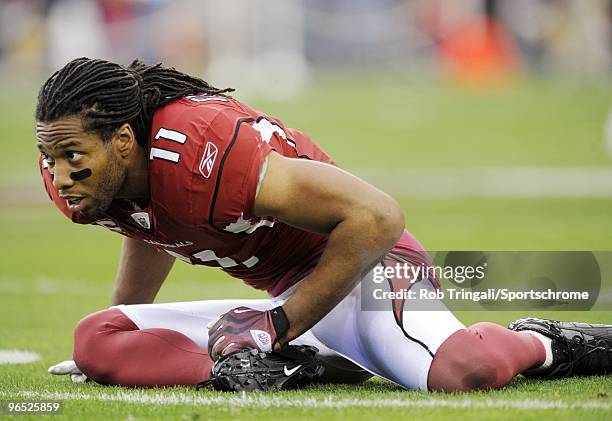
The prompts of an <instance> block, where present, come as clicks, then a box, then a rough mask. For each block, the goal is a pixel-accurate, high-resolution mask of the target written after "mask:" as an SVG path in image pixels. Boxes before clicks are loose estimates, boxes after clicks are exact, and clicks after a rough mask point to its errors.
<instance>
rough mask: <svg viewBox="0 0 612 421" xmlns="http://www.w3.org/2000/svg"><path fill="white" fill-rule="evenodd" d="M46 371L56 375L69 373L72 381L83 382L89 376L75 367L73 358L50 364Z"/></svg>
mask: <svg viewBox="0 0 612 421" xmlns="http://www.w3.org/2000/svg"><path fill="white" fill-rule="evenodd" d="M47 371H48V372H49V373H51V374H55V375H57V376H66V375H70V379H71V380H72V383H85V382H86V381H88V380H89V378H88V377H87V376H86V375H85V374H83V373H82V372H81V370H79V367H77V365H76V363H75V362H74V361H73V360H66V361H62V362H61V363H58V364H55V365H52V366H51V367H49V369H48V370H47Z"/></svg>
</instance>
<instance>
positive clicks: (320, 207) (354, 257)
mask: <svg viewBox="0 0 612 421" xmlns="http://www.w3.org/2000/svg"><path fill="white" fill-rule="evenodd" d="M254 210H255V213H256V214H258V215H272V216H275V217H276V218H278V219H279V220H281V221H283V222H285V223H287V224H290V225H293V226H295V227H298V228H302V229H305V230H308V231H314V232H319V233H326V234H329V239H328V242H327V246H326V248H325V250H324V252H323V254H322V256H321V259H320V261H319V264H318V265H317V267H316V268H315V269H314V271H313V272H312V273H311V274H310V275H309V276H307V277H306V278H304V279H303V280H302V282H301V283H300V286H299V287H298V289H297V290H296V292H295V293H294V295H293V296H292V297H291V298H290V299H289V300H287V302H286V303H285V304H284V305H283V309H284V310H285V313H286V315H287V318H288V319H289V325H290V328H289V331H288V332H287V335H286V336H285V337H284V338H282V340H281V342H282V343H286V342H288V341H290V340H292V339H294V338H296V337H298V336H299V335H301V334H302V333H304V332H305V331H306V330H308V329H310V328H311V327H312V326H313V325H315V324H316V323H317V322H318V321H319V320H321V319H322V318H323V317H324V316H325V315H326V314H327V313H328V312H329V311H330V310H331V309H332V308H333V307H334V306H335V305H336V304H338V303H339V302H340V301H341V300H342V298H344V297H345V296H346V295H347V294H348V293H349V292H350V291H351V289H352V287H353V286H354V285H355V282H357V280H358V279H359V278H360V275H361V273H362V272H363V271H365V270H368V269H369V268H371V267H372V265H373V264H375V262H377V261H378V259H380V257H381V256H383V255H384V254H385V253H386V252H387V251H388V250H389V249H390V248H391V247H393V245H394V244H395V242H396V241H397V240H398V239H399V237H400V236H401V233H402V232H403V230H404V215H403V212H402V210H401V209H400V207H399V205H398V204H397V202H396V201H395V200H393V199H392V198H391V197H390V196H388V195H387V194H385V193H383V192H382V191H380V190H378V189H376V188H375V187H373V186H371V185H369V184H368V183H366V182H364V181H362V180H360V179H359V178H357V177H355V176H352V175H351V174H348V173H347V172H344V171H342V170H340V169H338V168H336V167H333V166H331V165H327V164H323V163H320V162H315V161H309V160H301V159H290V158H285V157H283V156H281V155H279V154H277V153H275V152H272V153H271V154H270V156H269V158H268V168H267V170H266V174H265V177H264V180H263V182H262V185H261V188H260V191H259V194H258V195H257V198H256V200H255V208H254Z"/></svg>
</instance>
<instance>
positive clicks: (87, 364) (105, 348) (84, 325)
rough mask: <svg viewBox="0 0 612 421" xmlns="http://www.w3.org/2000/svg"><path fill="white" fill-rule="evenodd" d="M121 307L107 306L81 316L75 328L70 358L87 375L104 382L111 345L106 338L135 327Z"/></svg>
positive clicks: (136, 327) (135, 328)
mask: <svg viewBox="0 0 612 421" xmlns="http://www.w3.org/2000/svg"><path fill="white" fill-rule="evenodd" d="M137 329H138V326H136V325H135V324H134V322H133V321H132V320H130V319H129V318H128V317H127V316H126V315H125V314H123V313H122V312H121V310H119V309H117V308H109V309H107V310H102V311H98V312H96V313H93V314H90V315H88V316H86V317H85V318H83V319H81V321H79V323H78V324H77V325H76V327H75V329H74V351H73V354H72V358H73V359H74V361H75V363H76V365H77V367H79V369H80V370H81V371H82V372H83V373H84V374H85V375H86V376H87V377H89V378H90V379H93V380H95V381H97V382H98V383H106V381H105V378H106V377H107V376H108V370H109V367H108V363H109V355H112V350H110V349H109V347H110V346H112V345H111V344H110V343H108V342H109V341H108V339H109V337H110V335H111V334H112V333H116V332H117V331H131V330H137Z"/></svg>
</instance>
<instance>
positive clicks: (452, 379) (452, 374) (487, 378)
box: [428, 323, 511, 392]
mask: <svg viewBox="0 0 612 421" xmlns="http://www.w3.org/2000/svg"><path fill="white" fill-rule="evenodd" d="M488 328H489V326H485V325H481V324H480V323H479V324H476V325H473V326H471V327H469V328H467V329H461V330H459V331H457V332H455V333H454V334H453V335H451V336H450V337H449V338H448V339H447V340H446V341H445V342H444V343H443V344H442V345H441V346H440V348H439V349H438V351H437V352H436V355H435V356H434V359H433V361H432V365H431V368H430V370H429V376H428V386H429V389H430V390H437V391H446V392H461V391H463V392H466V391H472V390H486V389H492V388H498V387H502V386H504V385H505V384H506V383H507V381H509V379H507V377H508V376H506V375H504V373H505V371H504V367H505V364H504V361H503V358H501V356H500V354H499V352H497V350H496V349H495V348H494V347H491V346H490V344H488V343H487V341H486V340H485V336H484V335H483V333H484V330H486V329H488ZM483 329H484V330H483ZM510 378H511V377H510Z"/></svg>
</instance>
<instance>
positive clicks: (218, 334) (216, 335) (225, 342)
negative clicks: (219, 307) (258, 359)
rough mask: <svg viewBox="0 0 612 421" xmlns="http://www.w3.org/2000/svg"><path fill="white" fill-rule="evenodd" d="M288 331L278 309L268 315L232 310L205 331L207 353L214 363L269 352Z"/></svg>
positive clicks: (283, 314)
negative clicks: (251, 351) (236, 354)
mask: <svg viewBox="0 0 612 421" xmlns="http://www.w3.org/2000/svg"><path fill="white" fill-rule="evenodd" d="M288 329H289V320H288V319H287V315H286V314H285V312H284V310H283V308H282V307H281V306H279V307H276V308H273V309H272V310H267V311H259V310H255V309H252V308H248V307H238V308H234V309H232V310H230V311H228V312H227V313H225V314H223V315H222V316H221V318H219V320H217V321H216V322H215V323H214V324H213V325H212V327H211V328H210V329H209V330H208V353H209V354H210V357H211V358H212V359H213V360H214V361H217V360H218V359H219V358H221V357H223V356H225V355H228V354H231V353H232V352H236V351H241V350H245V349H246V350H248V349H256V350H258V351H262V352H270V351H272V350H273V349H274V345H275V344H276V343H277V341H278V340H279V339H280V338H282V337H283V336H284V335H285V334H286V333H287V330H288Z"/></svg>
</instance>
